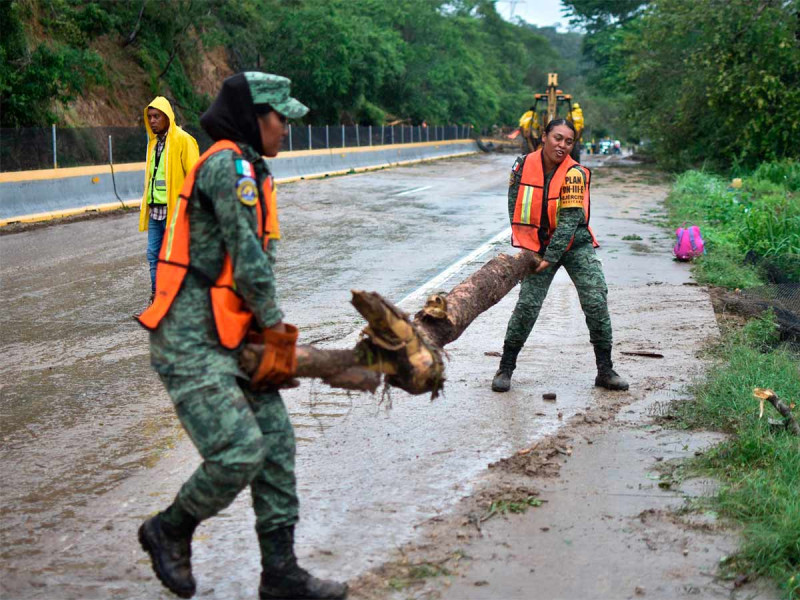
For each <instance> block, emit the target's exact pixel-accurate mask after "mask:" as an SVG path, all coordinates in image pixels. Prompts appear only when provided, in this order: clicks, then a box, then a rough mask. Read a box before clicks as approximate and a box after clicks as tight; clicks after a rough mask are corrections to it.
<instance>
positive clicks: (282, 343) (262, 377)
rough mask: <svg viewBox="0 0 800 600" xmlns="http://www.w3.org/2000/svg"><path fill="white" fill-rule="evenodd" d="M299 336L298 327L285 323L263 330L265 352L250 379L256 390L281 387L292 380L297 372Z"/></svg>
mask: <svg viewBox="0 0 800 600" xmlns="http://www.w3.org/2000/svg"><path fill="white" fill-rule="evenodd" d="M297 335H298V331H297V327H295V326H294V325H289V324H288V323H283V322H281V323H278V324H277V325H273V326H272V327H267V328H265V329H264V330H262V332H261V337H262V342H263V344H264V352H263V353H262V354H261V361H260V362H259V364H258V368H257V369H256V370H255V373H253V375H252V377H251V378H250V382H251V384H252V386H253V387H254V388H255V389H259V388H261V387H272V386H276V385H280V384H282V383H284V382H286V381H287V380H289V379H291V378H292V375H294V373H295V371H296V370H297V356H296V352H295V351H296V347H297Z"/></svg>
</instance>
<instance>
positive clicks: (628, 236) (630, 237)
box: [622, 233, 644, 241]
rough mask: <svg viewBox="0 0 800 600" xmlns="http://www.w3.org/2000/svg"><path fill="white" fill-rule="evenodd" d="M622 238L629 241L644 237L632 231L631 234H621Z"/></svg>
mask: <svg viewBox="0 0 800 600" xmlns="http://www.w3.org/2000/svg"><path fill="white" fill-rule="evenodd" d="M622 239H623V240H626V241H631V240H641V239H644V238H642V236H640V235H636V234H635V233H633V234H631V235H626V236H623V238H622Z"/></svg>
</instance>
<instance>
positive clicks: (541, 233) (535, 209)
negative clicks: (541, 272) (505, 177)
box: [511, 149, 599, 253]
mask: <svg viewBox="0 0 800 600" xmlns="http://www.w3.org/2000/svg"><path fill="white" fill-rule="evenodd" d="M577 164H578V163H577V162H575V161H574V160H572V158H571V157H569V156H567V157H566V158H565V159H564V160H563V162H562V163H561V164H560V165H558V168H557V169H556V172H555V173H554V174H553V177H552V179H550V185H549V186H548V190H547V198H544V167H543V165H542V150H541V149H539V150H537V151H536V152H532V153H531V154H528V156H527V158H526V159H525V163H524V164H523V166H522V177H521V179H520V186H519V190H518V191H517V203H516V205H515V206H514V218H513V219H512V221H511V244H512V245H513V246H516V247H517V248H527V249H528V250H533V251H534V252H539V253H544V251H545V250H546V249H547V244H549V243H550V238H551V237H552V236H553V232H554V231H555V230H556V225H557V223H558V208H559V197H560V195H561V187H562V186H563V185H564V182H565V179H566V177H567V171H569V170H570V168H571V167H573V166H575V165H577ZM581 169H583V172H584V173H585V174H586V182H585V185H584V188H583V214H584V215H585V217H586V228H587V229H589V234H590V235H591V236H592V243H593V245H594V246H595V247H597V246H598V245H599V244H598V243H597V240H596V239H595V237H594V233H592V230H591V228H590V227H589V179H590V177H591V172H590V171H589V169H587V168H586V167H583V166H582V167H581ZM571 246H572V240H570V242H569V246H567V249H568V250H569V248H570V247H571Z"/></svg>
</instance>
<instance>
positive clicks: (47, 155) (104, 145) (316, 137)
mask: <svg viewBox="0 0 800 600" xmlns="http://www.w3.org/2000/svg"><path fill="white" fill-rule="evenodd" d="M184 129H185V130H186V131H188V132H189V133H190V134H192V135H193V136H194V137H195V139H196V140H197V143H198V145H199V146H200V152H204V151H205V150H206V149H208V148H209V147H210V146H211V144H212V140H211V139H210V138H209V137H208V135H206V133H205V131H203V130H202V129H199V128H195V127H184ZM472 135H473V130H472V126H471V125H429V126H425V125H393V126H390V125H374V126H373V125H368V126H365V125H324V126H312V125H290V126H289V135H288V136H287V137H286V139H285V140H284V144H283V150H285V151H294V150H315V149H321V148H353V147H363V146H382V145H389V144H411V143H417V142H434V141H445V140H456V139H465V138H470V137H472ZM146 151H147V135H146V133H145V130H144V128H143V127H56V126H55V125H53V126H51V127H28V128H19V129H8V128H0V172H9V171H29V170H34V169H56V168H61V167H81V166H91V165H106V164H119V163H131V162H142V161H144V160H145V153H146Z"/></svg>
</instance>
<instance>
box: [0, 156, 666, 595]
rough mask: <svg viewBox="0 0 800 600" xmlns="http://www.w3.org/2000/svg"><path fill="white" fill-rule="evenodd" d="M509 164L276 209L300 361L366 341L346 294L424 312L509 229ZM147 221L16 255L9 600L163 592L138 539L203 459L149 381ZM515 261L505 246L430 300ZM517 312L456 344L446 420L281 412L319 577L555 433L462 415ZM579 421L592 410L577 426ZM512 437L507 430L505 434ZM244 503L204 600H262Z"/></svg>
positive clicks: (404, 407) (6, 440) (330, 408)
mask: <svg viewBox="0 0 800 600" xmlns="http://www.w3.org/2000/svg"><path fill="white" fill-rule="evenodd" d="M511 162H513V157H512V156H510V155H489V156H476V157H471V158H464V159H457V160H447V161H440V162H435V163H430V164H425V165H419V166H414V167H403V168H396V169H390V170H385V171H380V172H375V173H370V174H363V175H356V176H348V177H339V178H331V179H326V180H317V181H306V182H300V183H297V184H291V185H287V186H283V187H282V188H281V189H279V206H280V207H281V229H282V233H283V237H284V239H283V240H282V242H281V246H280V254H279V261H280V262H279V265H278V267H277V274H278V280H279V286H280V288H279V292H280V300H281V305H282V307H283V308H284V311H285V312H286V320H287V321H289V322H293V323H296V324H297V325H298V326H299V327H300V330H301V342H303V343H321V344H327V345H332V346H336V345H345V344H346V343H347V342H348V341H350V340H352V335H353V332H355V331H356V330H357V329H358V328H360V326H361V321H360V317H359V316H358V315H357V313H356V312H355V310H354V309H353V308H352V307H351V306H350V305H349V303H348V299H349V290H350V289H351V288H359V289H367V290H375V291H379V292H381V293H382V294H384V295H385V296H387V297H388V298H390V299H393V300H395V301H399V300H401V299H402V298H405V297H407V296H408V295H409V294H411V293H412V292H415V291H417V295H416V296H414V297H412V298H410V299H408V300H407V302H406V305H404V307H405V308H406V309H407V310H413V309H415V308H417V307H418V306H419V305H420V297H421V296H423V295H424V293H425V292H426V291H427V290H426V289H425V288H423V289H420V286H424V284H425V283H426V282H428V281H429V280H430V279H431V278H432V277H434V276H436V275H437V274H439V273H440V272H442V270H443V269H445V268H447V267H448V266H450V265H452V264H453V263H454V262H455V261H458V260H459V259H460V258H462V257H464V256H465V255H467V254H469V253H470V252H472V251H473V250H475V249H476V248H478V247H481V246H482V245H483V244H484V243H485V242H486V241H487V240H489V239H491V238H493V237H494V236H496V235H497V234H498V233H499V232H501V231H503V230H504V229H505V228H506V227H507V212H506V199H505V190H506V185H507V173H508V166H509V165H510V164H511ZM590 166H591V165H590ZM593 197H594V196H593ZM612 204H613V203H612ZM598 212H599V213H600V214H601V215H602V213H603V210H602V209H601V210H599V211H598ZM625 212H627V210H626V211H625ZM601 218H602V217H601ZM137 221H138V216H137V215H136V214H126V215H116V216H111V217H107V218H102V219H95V220H90V221H83V222H74V223H67V224H61V225H55V226H51V227H46V228H42V229H37V230H31V231H27V232H22V233H18V234H14V235H7V236H0V257H2V262H1V264H0V287H1V288H2V296H1V297H0V314H2V317H0V323H1V326H0V327H1V328H2V339H1V341H0V344H2V349H3V352H2V355H0V376H1V377H0V381H2V403H1V404H0V439H2V451H0V477H2V481H3V484H4V485H3V489H2V492H0V493H1V494H2V498H0V500H1V501H2V506H3V509H4V510H3V518H2V524H0V535H2V540H3V548H2V552H1V553H0V557H2V561H3V565H4V566H3V572H4V573H3V575H4V576H3V583H2V584H0V585H2V586H3V587H2V588H0V589H2V590H3V592H4V593H3V597H4V598H5V597H8V598H88V597H97V598H108V597H114V598H152V597H160V594H162V592H161V589H160V587H159V584H158V582H157V581H155V579H154V578H153V577H152V575H151V574H150V572H149V567H148V564H147V561H146V560H145V558H144V555H143V554H142V552H141V551H140V550H139V549H138V547H137V544H136V543H135V535H134V532H135V529H136V527H137V526H138V523H139V522H140V520H141V519H142V518H143V517H145V516H146V515H148V514H150V513H152V512H154V511H156V510H158V509H159V508H162V507H163V506H165V505H166V504H167V503H168V502H169V501H170V499H171V497H172V495H174V493H175V492H176V491H177V489H178V487H179V485H180V483H181V482H182V481H183V479H185V478H186V477H188V475H189V474H190V473H191V471H192V470H193V469H194V468H195V467H196V466H197V464H198V461H197V457H196V453H195V451H194V450H193V448H192V446H191V444H190V443H189V442H188V441H187V440H186V438H185V436H184V435H183V434H182V432H181V431H180V428H179V425H178V423H177V420H176V419H175V417H174V415H173V413H172V409H171V404H170V402H169V399H168V397H167V396H166V394H165V392H164V391H163V389H162V387H161V385H160V383H159V382H158V379H157V378H156V376H155V374H154V373H153V372H152V371H151V370H150V368H149V361H148V348H147V334H146V332H145V331H144V330H143V329H141V328H140V327H139V326H138V325H136V324H135V323H134V322H133V320H132V318H131V316H132V315H133V314H134V313H136V312H138V311H139V310H140V309H141V308H143V306H144V305H145V303H146V300H147V297H148V296H149V277H148V271H147V266H146V264H145V259H144V248H145V243H146V239H145V234H142V233H139V232H137V231H136V228H137ZM653 235H654V236H657V235H659V233H658V232H657V230H654V232H653ZM509 250H510V247H509V246H508V245H507V244H506V243H496V244H493V245H491V246H490V247H488V248H486V253H485V254H482V255H480V256H479V257H477V258H476V259H475V261H474V262H473V263H470V264H466V265H464V266H463V267H462V268H460V269H457V270H455V271H454V272H453V273H452V276H451V277H450V279H449V280H447V281H444V282H438V283H437V285H440V286H441V287H439V288H435V289H449V288H450V287H452V285H453V284H454V283H456V282H457V281H459V280H460V279H461V278H463V276H465V275H466V274H468V273H469V272H470V270H471V269H474V268H475V266H477V265H479V264H481V263H482V262H485V260H487V259H488V258H490V257H491V256H492V255H493V254H495V253H497V252H499V251H509ZM612 251H613V250H612ZM641 254H642V255H644V254H646V252H642V253H641ZM650 275H652V274H650ZM642 276H643V277H645V278H646V276H645V275H644V274H642ZM660 276H661V277H662V279H664V278H667V277H668V274H667V275H665V274H663V273H662V274H660ZM560 277H561V275H560ZM627 279H628V280H629V282H630V283H636V276H635V275H631V274H630V273H629V274H628V276H627ZM565 280H566V278H564V277H562V279H561V280H560V281H562V284H560V285H561V287H563V288H564V289H566V288H567V287H569V284H568V281H565ZM558 281H559V280H558V279H557V282H558ZM554 286H555V287H558V286H557V285H556V284H555V283H554ZM511 295H513V296H514V298H515V297H516V292H512V294H511ZM551 295H553V294H552V293H551ZM573 296H574V294H573ZM573 296H569V295H568V294H566V295H559V294H556V295H555V300H554V301H553V302H554V303H555V304H554V305H553V308H552V309H550V312H551V315H550V318H549V319H548V320H547V323H548V324H547V325H542V326H537V332H538V335H539V336H540V340H541V343H542V344H543V345H547V343H548V339H551V340H556V339H558V338H559V336H561V337H563V336H564V330H565V328H566V330H567V331H568V332H569V334H570V335H573V336H574V337H575V338H576V340H579V343H581V344H583V345H586V339H585V338H586V332H585V326H583V325H582V322H577V325H576V324H575V322H574V318H573V317H574V313H575V310H576V309H577V311H578V314H579V308H577V306H576V299H575V298H574V297H573ZM508 301H509V299H506V300H505V301H504V302H508ZM512 306H513V305H512ZM546 310H547V307H546ZM509 311H510V308H506V309H505V312H504V313H503V314H502V315H499V316H497V315H496V316H495V317H494V321H493V322H492V326H491V328H489V330H488V335H486V333H483V334H482V335H481V336H480V337H479V338H477V339H473V340H471V341H470V340H466V341H465V342H464V344H461V343H459V344H457V345H454V347H453V348H452V350H451V364H450V365H449V366H448V372H449V376H450V381H449V382H448V388H447V395H446V397H445V399H444V400H442V401H439V400H437V401H436V403H438V405H437V404H436V403H434V404H431V403H430V401H429V400H428V399H427V398H411V397H408V396H407V395H405V394H403V393H398V392H396V391H395V392H393V393H392V394H391V396H390V397H389V398H384V397H380V396H379V397H372V396H365V395H348V394H346V393H344V392H341V391H335V390H328V389H326V388H324V386H322V385H319V384H317V385H314V384H310V383H306V384H304V385H303V387H301V388H300V389H299V390H295V391H292V392H290V393H287V394H286V395H285V398H286V401H287V405H288V406H289V409H290V412H291V414H292V419H293V423H294V425H295V429H296V434H297V437H298V477H299V487H300V498H301V503H302V508H301V516H302V521H301V526H300V530H299V541H298V546H299V548H298V551H299V554H300V555H301V557H303V558H304V560H305V561H306V562H307V563H309V564H311V565H313V566H315V567H316V568H317V569H318V570H320V571H321V572H322V573H323V574H327V575H344V576H346V577H350V576H353V575H356V574H358V573H360V572H362V571H363V570H364V569H366V568H368V567H370V566H371V565H374V564H377V563H379V562H380V561H381V560H383V559H385V557H386V554H387V552H389V551H390V550H391V549H392V548H394V547H395V546H397V545H400V544H402V543H404V542H405V541H408V540H409V539H410V538H411V537H413V526H414V524H415V523H418V522H420V521H421V520H423V519H425V518H429V517H431V516H432V515H435V514H436V513H437V512H439V511H442V510H446V509H447V508H448V506H450V505H452V502H453V501H454V498H457V497H458V496H459V495H463V494H465V493H467V492H468V491H469V487H470V481H471V480H472V478H474V476H476V475H477V474H479V473H480V471H481V470H482V469H484V468H485V467H486V464H487V462H490V461H491V460H494V459H497V458H499V457H501V456H502V455H503V453H504V452H507V451H508V450H509V449H510V448H513V447H516V446H518V445H520V444H523V443H526V442H528V441H529V440H530V439H532V438H535V437H536V436H538V435H542V434H544V433H546V432H547V431H551V430H552V429H554V428H555V427H557V426H558V421H557V420H556V419H555V414H550V415H549V416H548V418H545V419H542V418H538V417H535V416H534V415H533V413H529V412H526V411H523V412H518V411H517V410H516V409H515V408H514V407H513V405H509V406H505V405H498V403H497V402H496V401H494V400H493V399H492V397H491V393H489V394H484V395H483V396H482V397H480V398H478V401H477V402H476V403H474V404H472V405H465V403H464V402H463V401H462V399H463V398H467V397H469V398H470V400H473V399H474V396H475V394H474V392H470V391H469V390H463V391H464V394H462V393H461V392H462V389H461V388H462V387H466V386H468V385H471V386H472V387H473V388H474V387H475V385H474V384H475V381H476V378H477V379H478V380H479V382H480V387H481V389H482V388H483V387H485V386H483V383H484V382H485V381H487V378H488V377H491V374H492V373H493V371H494V369H495V368H496V360H497V359H496V358H490V359H488V360H484V361H483V362H482V363H481V364H480V365H475V364H472V363H470V362H469V361H470V360H474V356H475V351H477V352H478V355H482V354H483V350H499V349H500V347H501V345H502V335H503V330H504V325H505V321H506V320H507V318H508V314H509ZM490 312H493V311H490ZM483 318H484V317H481V319H483ZM481 319H479V321H480V320H481ZM543 320H544V315H543ZM476 324H477V322H476ZM476 331H477V329H476ZM485 331H486V329H485V328H484V332H485ZM465 337H466V336H465ZM470 349H471V350H472V351H473V352H472V353H471V354H470V352H469V350H470ZM461 353H466V354H468V355H469V357H472V358H467V359H466V360H465V359H462V360H459V357H460V356H461ZM484 363H485V364H484ZM589 389H590V388H589ZM585 401H586V397H585V394H583V393H580V394H578V395H577V399H576V401H575V406H574V407H573V408H575V407H577V406H581V405H583V403H585ZM390 404H391V405H392V406H393V408H391V409H389V408H388V406H389V405H390ZM559 409H560V410H562V411H566V412H568V411H569V410H571V409H570V406H569V404H568V403H567V404H563V405H561V406H560V407H559ZM449 411H452V413H451V416H449V415H448V412H449ZM509 411H511V412H510V413H509ZM498 423H499V424H506V425H504V427H503V428H502V431H501V432H500V435H498V430H497V429H496V426H497V424H498ZM462 446H463V448H462ZM247 496H248V495H247V494H242V495H241V497H240V498H239V499H238V500H237V502H236V503H235V504H234V505H233V506H232V507H231V508H230V509H228V510H227V511H225V513H224V514H223V515H221V516H220V518H218V519H214V520H213V521H212V522H210V523H209V524H208V525H205V524H204V526H203V527H201V529H200V530H199V531H198V535H197V537H196V543H195V565H196V572H199V573H202V576H201V585H200V591H199V595H200V596H203V595H205V596H207V597H214V598H217V597H219V598H240V597H248V596H252V595H253V592H254V588H255V585H256V580H257V573H258V555H257V546H256V543H255V536H254V535H253V534H252V523H253V519H252V515H251V511H250V510H249V499H248V498H247ZM165 597H166V596H165Z"/></svg>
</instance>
